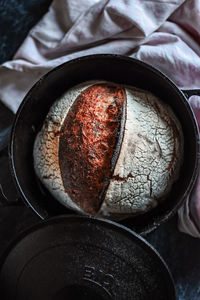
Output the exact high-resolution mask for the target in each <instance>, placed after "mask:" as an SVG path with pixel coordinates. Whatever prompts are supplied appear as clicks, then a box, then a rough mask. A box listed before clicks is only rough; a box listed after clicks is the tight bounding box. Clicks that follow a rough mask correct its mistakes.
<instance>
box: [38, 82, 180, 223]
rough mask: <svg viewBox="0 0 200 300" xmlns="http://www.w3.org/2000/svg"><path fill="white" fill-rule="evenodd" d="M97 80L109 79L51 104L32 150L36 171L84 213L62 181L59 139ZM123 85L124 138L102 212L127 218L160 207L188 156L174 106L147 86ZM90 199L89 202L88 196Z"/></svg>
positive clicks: (77, 89)
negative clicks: (81, 98)
mask: <svg viewBox="0 0 200 300" xmlns="http://www.w3.org/2000/svg"><path fill="white" fill-rule="evenodd" d="M96 84H97V85H98V84H102V85H105V84H110V83H105V82H102V81H100V82H86V83H83V84H81V85H79V86H76V87H74V88H72V89H70V90H68V91H67V92H66V93H65V94H64V95H63V96H62V97H61V98H60V99H58V100H57V101H56V102H55V103H54V104H53V105H52V107H51V109H50V111H49V113H48V115H47V117H46V120H45V122H44V125H43V127H42V129H41V131H40V132H39V133H38V135H37V137H36V140H35V144H34V151H33V155H34V167H35V172H36V174H37V176H38V177H39V179H40V180H41V181H42V183H43V184H44V185H45V186H46V188H47V189H48V190H49V191H50V192H51V193H52V195H53V196H54V197H55V198H56V199H57V200H58V201H60V202H61V203H62V204H63V205H65V206H67V207H69V208H72V209H74V210H76V211H79V212H82V213H88V211H89V210H88V211H86V210H85V209H83V207H81V206H80V205H79V204H78V203H76V201H75V200H74V199H72V197H71V196H70V195H71V193H69V192H67V189H66V186H64V185H63V178H62V175H61V170H60V169H61V167H60V163H61V162H60V161H59V144H60V139H61V136H62V134H63V132H62V126H63V124H64V122H65V120H66V116H67V115H69V112H70V111H71V108H72V107H73V104H74V103H75V101H76V99H77V98H78V97H79V95H80V94H81V93H84V91H86V90H87V89H88V88H90V87H92V86H94V85H96ZM111 85H112V83H111ZM123 89H124V90H125V94H126V103H125V105H126V116H125V120H124V129H123V132H121V134H123V138H122V139H121V145H120V148H119V147H118V148H119V149H118V150H119V151H118V152H119V153H118V158H117V160H116V163H115V167H114V170H113V171H112V172H111V173H110V174H111V175H110V176H109V183H108V184H107V186H106V189H105V192H104V193H103V198H102V199H101V200H100V206H99V209H98V212H97V215H102V216H104V217H110V216H112V215H121V216H122V217H121V218H123V215H124V216H126V215H127V214H140V213H144V212H146V211H148V210H150V209H152V208H153V207H155V206H157V205H158V204H159V202H160V201H162V200H164V199H165V198H166V197H167V195H168V194H169V192H170V190H171V187H172V185H173V183H174V182H175V181H176V180H177V178H178V176H179V171H180V166H181V162H182V157H183V135H182V129H181V126H180V123H179V121H178V120H177V118H176V116H175V115H174V113H173V112H172V110H171V109H170V108H169V107H168V106H167V105H165V104H164V103H163V102H162V101H161V100H160V99H158V98H157V97H156V96H154V95H153V94H151V93H150V92H148V91H144V90H140V89H136V88H132V87H130V86H124V87H123ZM114 98H115V97H113V99H114ZM113 99H111V100H112V101H115V100H113ZM73 176H74V175H73ZM101 196H102V195H101ZM83 197H84V195H83ZM85 198H86V199H85V201H87V195H86V197H85ZM93 214H94V213H93Z"/></svg>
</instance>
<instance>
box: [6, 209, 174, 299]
mask: <svg viewBox="0 0 200 300" xmlns="http://www.w3.org/2000/svg"><path fill="white" fill-rule="evenodd" d="M0 292H1V295H4V300H8V299H12V300H14V299H15V300H23V299H25V300H27V299H29V300H36V299H37V300H40V299H42V300H46V299H48V300H50V299H52V300H54V299H56V300H61V299H70V300H73V299H87V300H90V299H96V300H103V299H105V300H107V299H116V300H118V299H119V300H128V299H134V300H147V299H148V300H149V299H154V300H158V299H159V300H168V299H169V300H173V299H175V290H174V285H173V280H172V277H171V275H170V273H169V270H168V268H167V266H166V264H165V263H164V261H163V260H162V259H161V257H160V256H159V254H158V253H157V252H156V251H155V250H154V249H153V248H152V246H151V245H150V244H148V243H147V242H146V241H145V240H144V239H143V238H141V237H140V236H138V235H137V234H136V233H134V232H133V231H131V230H130V229H127V228H126V227H124V226H122V225H119V224H116V223H114V222H111V221H108V220H107V221H105V220H102V219H95V218H91V217H83V216H73V215H71V216H59V217H56V218H52V219H49V220H48V221H45V222H43V223H41V224H38V225H36V226H34V227H32V228H31V229H28V230H27V231H26V232H25V233H23V234H21V236H20V237H18V239H17V240H16V241H14V242H13V243H12V245H10V247H9V249H7V252H6V253H5V255H4V257H3V258H2V264H1V271H0Z"/></svg>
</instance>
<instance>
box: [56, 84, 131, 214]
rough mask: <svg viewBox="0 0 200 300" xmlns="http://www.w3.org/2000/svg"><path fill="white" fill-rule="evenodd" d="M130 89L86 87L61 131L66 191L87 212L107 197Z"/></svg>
mask: <svg viewBox="0 0 200 300" xmlns="http://www.w3.org/2000/svg"><path fill="white" fill-rule="evenodd" d="M125 104H126V93H125V90H124V88H122V87H120V86H118V85H115V84H107V83H102V84H96V85H93V86H90V87H89V88H87V89H86V90H84V91H83V92H82V93H81V94H80V95H79V96H78V97H77V99H76V100H75V102H74V104H73V105H72V107H71V109H70V110H69V112H68V114H67V116H66V118H65V120H64V123H63V126H62V129H61V135H60V141H59V166H60V171H61V176H62V181H63V185H64V188H65V191H66V192H67V193H68V194H69V196H70V197H71V199H72V200H73V201H74V202H75V203H76V204H77V205H78V206H79V207H80V208H82V209H83V210H84V211H85V212H86V213H89V214H93V215H95V214H96V213H97V212H98V210H99V208H100V206H101V203H102V201H103V196H104V192H105V190H106V188H107V186H108V184H109V179H110V177H111V176H112V173H113V170H114V167H115V163H116V160H117V157H118V155H119V152H120V148H121V143H122V137H123V130H124V122H125V121H124V119H125V106H126V105H125Z"/></svg>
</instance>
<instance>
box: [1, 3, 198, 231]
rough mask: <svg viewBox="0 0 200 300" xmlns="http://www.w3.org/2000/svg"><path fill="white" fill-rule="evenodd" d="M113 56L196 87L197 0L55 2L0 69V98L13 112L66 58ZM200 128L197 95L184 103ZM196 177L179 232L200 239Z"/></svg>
mask: <svg viewBox="0 0 200 300" xmlns="http://www.w3.org/2000/svg"><path fill="white" fill-rule="evenodd" d="M95 53H96V54H97V53H104V54H105V53H115V54H121V55H127V56H130V57H134V58H137V59H139V60H142V61H144V62H146V63H148V64H150V65H152V66H154V67H156V68H157V69H159V70H160V71H162V72H163V73H165V74H166V75H167V76H168V77H169V78H170V79H172V80H173V81H174V82H175V83H176V84H177V85H178V87H180V88H182V89H195V88H200V1H199V0H185V1H184V0H81V1H78V0H55V1H53V2H52V5H51V6H50V8H49V11H48V12H47V13H46V15H45V16H44V17H43V18H42V19H41V21H40V22H39V23H38V24H37V25H36V26H35V27H34V28H32V30H31V31H30V32H29V34H28V36H27V38H26V39H25V40H24V42H23V44H22V45H21V47H20V48H19V49H18V51H17V53H16V54H15V56H14V57H13V60H12V61H8V62H5V63H4V64H3V65H2V66H1V67H0V99H1V100H2V101H3V102H4V104H6V105H7V106H8V107H9V108H10V109H11V110H12V111H13V112H14V113H15V112H16V111H17V109H18V107H19V105H20V103H21V101H22V100H23V97H24V96H25V94H26V93H27V91H28V90H29V89H30V88H31V87H32V86H33V84H34V83H35V82H36V81H37V80H38V79H39V78H40V77H41V76H42V75H44V74H45V73H47V72H48V71H49V70H51V69H52V68H54V67H56V66H57V65H59V64H62V63H64V62H66V61H69V60H71V59H74V58H77V57H80V56H85V55H89V54H95ZM189 102H190V103H191V106H192V108H193V111H194V113H195V115H196V117H197V120H198V124H199V125H200V97H197V96H193V97H191V98H190V99H189ZM199 193H200V176H199V177H198V180H197V183H196V185H195V187H194V189H193V191H192V193H191V194H190V195H189V196H188V197H187V199H186V201H185V204H184V205H183V207H182V208H181V209H180V210H179V228H180V230H181V231H184V232H186V233H189V234H191V235H193V236H195V237H200V195H199Z"/></svg>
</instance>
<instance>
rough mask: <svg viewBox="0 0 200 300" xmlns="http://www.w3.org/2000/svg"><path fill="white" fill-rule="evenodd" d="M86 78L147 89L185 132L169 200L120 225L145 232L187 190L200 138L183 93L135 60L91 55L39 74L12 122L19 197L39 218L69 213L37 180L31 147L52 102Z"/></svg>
mask: <svg viewBox="0 0 200 300" xmlns="http://www.w3.org/2000/svg"><path fill="white" fill-rule="evenodd" d="M89 80H107V81H112V82H116V83H120V84H126V85H131V86H135V87H139V88H142V89H145V90H149V91H151V92H152V93H153V94H155V95H157V96H158V97H160V98H161V99H163V100H164V101H165V102H166V103H167V104H168V105H170V106H171V108H172V109H173V111H174V112H175V114H176V116H177V117H178V119H179V121H180V122H181V125H182V129H183V134H184V162H183V164H182V168H181V171H180V176H179V179H178V181H177V182H176V183H175V184H174V185H173V188H172V190H171V193H170V195H169V196H168V199H166V201H164V202H163V203H162V204H160V205H159V206H158V207H157V208H155V209H153V210H152V211H150V212H148V213H145V214H143V215H140V216H137V217H130V218H127V219H126V220H124V221H122V224H124V225H126V226H127V227H129V228H131V229H133V230H134V231H136V232H137V233H140V234H143V233H147V232H150V231H151V230H153V229H155V228H156V227H157V226H158V225H159V224H160V223H162V222H163V221H164V220H168V218H169V217H170V216H172V215H173V214H174V213H175V212H176V211H177V209H178V208H179V207H180V205H181V204H182V202H183V200H184V198H185V197H186V196H187V195H188V194H189V192H190V191H191V189H192V187H193V184H194V182H195V179H196V176H197V169H198V159H199V157H198V155H199V135H198V127H197V124H196V121H195V117H194V115H193V112H192V110H191V108H190V106H189V104H188V102H187V99H186V97H185V96H184V94H183V92H182V91H181V90H180V89H178V88H177V86H176V85H175V84H174V83H173V82H172V81H171V80H169V79H168V78H167V77H166V76H165V75H164V74H162V73H161V72H159V71H158V70H156V69H154V68H152V67H151V66H149V65H147V64H145V63H143V62H141V61H138V60H136V59H132V58H128V57H124V56H118V55H103V54H102V55H91V56H86V57H81V58H78V59H75V60H72V61H69V62H67V63H64V64H62V65H60V66H58V67H57V68H55V69H53V70H52V71H50V72H49V73H48V74H46V75H45V76H43V77H42V78H41V79H40V80H39V81H38V82H37V83H36V84H35V85H34V87H33V88H32V89H31V90H30V91H29V93H28V94H27V95H26V97H25V99H24V100H23V102H22V104H21V106H20V108H19V110H18V112H17V114H16V118H15V121H14V125H13V129H12V135H11V143H10V160H11V167H12V173H13V175H14V178H15V182H16V184H17V187H18V189H19V191H20V194H21V196H22V198H23V200H25V203H27V204H28V205H29V206H30V207H31V208H32V209H33V210H34V211H35V212H36V213H37V214H38V215H39V216H40V217H41V218H42V219H47V218H49V217H52V216H56V215H60V214H69V213H72V212H70V211H69V210H68V209H66V208H65V207H64V206H62V205H61V204H59V202H58V201H56V200H55V199H54V198H53V197H52V196H51V195H50V194H49V193H48V192H47V191H46V190H45V189H44V188H43V187H42V186H41V185H40V184H39V182H38V180H37V178H36V176H35V173H34V168H33V143H34V139H35V137H36V134H37V133H38V131H39V130H40V129H41V126H42V124H43V122H44V120H45V117H46V115H47V113H48V111H49V108H50V106H51V105H52V104H53V102H54V101H55V100H56V99H57V98H58V97H60V96H61V95H62V94H63V93H64V92H65V91H66V90H67V89H69V88H71V87H73V86H75V85H77V84H79V83H81V82H84V81H89Z"/></svg>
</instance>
